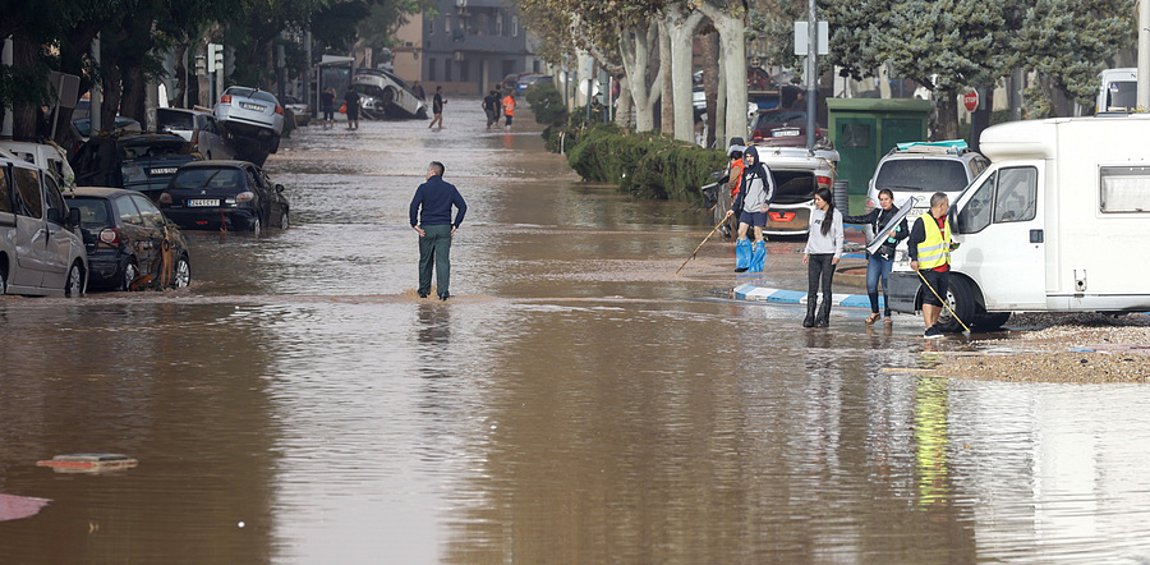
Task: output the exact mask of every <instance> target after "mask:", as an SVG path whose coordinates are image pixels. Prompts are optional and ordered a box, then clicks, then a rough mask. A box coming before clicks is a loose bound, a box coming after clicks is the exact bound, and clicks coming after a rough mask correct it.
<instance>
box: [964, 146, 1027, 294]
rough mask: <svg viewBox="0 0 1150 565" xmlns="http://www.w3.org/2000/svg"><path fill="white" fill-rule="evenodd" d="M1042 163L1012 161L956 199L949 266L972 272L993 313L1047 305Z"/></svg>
mask: <svg viewBox="0 0 1150 565" xmlns="http://www.w3.org/2000/svg"><path fill="white" fill-rule="evenodd" d="M1044 175H1045V165H1044V163H1043V161H1033V162H1011V163H1010V164H1009V166H1002V167H996V168H993V169H991V171H990V172H989V173H988V174H985V175H983V176H982V177H981V178H980V179H979V180H978V181H977V185H976V187H975V188H974V189H973V190H967V191H966V192H965V193H963V194H962V196H961V197H960V198H959V201H958V203H957V204H958V214H957V222H956V225H955V231H956V232H957V233H956V236H955V241H957V242H959V243H961V246H960V247H959V249H957V250H956V251H954V253H952V255H951V265H952V266H953V267H954V268H955V269H956V270H958V271H960V272H962V273H966V274H967V275H970V277H971V278H973V279H974V281H975V283H977V284H978V286H979V288H980V289H981V290H982V295H983V299H984V300H985V306H986V309H987V310H989V311H992V312H993V311H1024V310H1033V309H1044V308H1045V306H1046V243H1045V240H1046V237H1045V225H1044V224H1045V220H1044V216H1043V208H1044V205H1043V201H1042V192H1041V190H1040V187H1042V183H1043V181H1044V180H1045V179H1044Z"/></svg>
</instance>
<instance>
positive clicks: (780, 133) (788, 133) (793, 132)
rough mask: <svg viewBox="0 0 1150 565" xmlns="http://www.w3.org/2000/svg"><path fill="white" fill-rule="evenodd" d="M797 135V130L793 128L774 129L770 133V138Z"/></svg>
mask: <svg viewBox="0 0 1150 565" xmlns="http://www.w3.org/2000/svg"><path fill="white" fill-rule="evenodd" d="M797 135H799V130H798V129H795V128H789V129H776V130H772V131H771V137H795V136H797Z"/></svg>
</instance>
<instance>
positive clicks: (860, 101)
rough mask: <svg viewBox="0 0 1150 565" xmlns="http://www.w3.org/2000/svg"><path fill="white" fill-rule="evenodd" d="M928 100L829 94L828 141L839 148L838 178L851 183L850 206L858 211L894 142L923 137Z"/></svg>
mask: <svg viewBox="0 0 1150 565" xmlns="http://www.w3.org/2000/svg"><path fill="white" fill-rule="evenodd" d="M931 108H932V105H931V103H930V101H928V100H919V99H917V98H912V99H898V100H882V99H877V98H828V99H827V113H828V123H829V125H830V135H831V141H832V142H834V144H835V149H837V150H838V152H839V158H840V159H839V163H838V178H839V179H840V180H845V181H847V182H848V183H850V209H851V212H850V213H852V214H861V213H862V212H863V208H864V205H865V202H866V192H867V186H868V185H869V183H870V178H871V176H872V175H873V174H874V169H875V166H877V165H878V162H879V159H882V157H883V155H886V154H887V153H888V152H889V151H890V150H891V149H893V148H894V147H895V144H897V143H902V142H906V141H924V140H926V131H927V124H928V123H929V121H930V112H931Z"/></svg>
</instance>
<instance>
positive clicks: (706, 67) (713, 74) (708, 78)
mask: <svg viewBox="0 0 1150 565" xmlns="http://www.w3.org/2000/svg"><path fill="white" fill-rule="evenodd" d="M703 93H704V94H706V96H707V141H706V146H707V147H714V146H715V131H716V124H717V123H718V122H719V121H721V120H719V119H717V118H718V115H719V109H718V104H719V33H718V32H717V31H711V33H708V34H706V35H705V36H703Z"/></svg>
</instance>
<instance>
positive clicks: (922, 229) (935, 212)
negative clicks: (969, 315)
mask: <svg viewBox="0 0 1150 565" xmlns="http://www.w3.org/2000/svg"><path fill="white" fill-rule="evenodd" d="M949 210H950V201H949V199H948V198H947V197H946V194H945V193H942V192H936V193H934V194H933V195H932V196H931V197H930V212H929V213H926V214H923V215H922V216H919V218H918V219H917V220H915V222H914V227H912V228H911V229H910V237H909V238H907V252H908V255H910V268H912V269H914V270H916V271H919V273H920V274H922V278H923V280H924V281H926V283H927V284H928V285H930V287H932V288H933V289H934V292H931V290H930V289H929V288H924V289H922V319H923V321H924V322H925V323H926V332H925V333H923V334H922V337H924V338H927V339H935V338H940V337H942V330H941V329H940V328H939V327H938V317H939V315H940V314H941V313H942V308H943V306H942V302H941V301H940V300H939V299H938V298H937V297H935V293H936V292H937V293H938V296H941V297H943V298H946V290H947V288H948V283H949V278H950V252H951V250H952V249H953V248H954V247H955V246H954V244H953V240H952V239H951V236H950V222H949V221H948V220H947V216H946V214H947V212H948V211H949Z"/></svg>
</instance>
